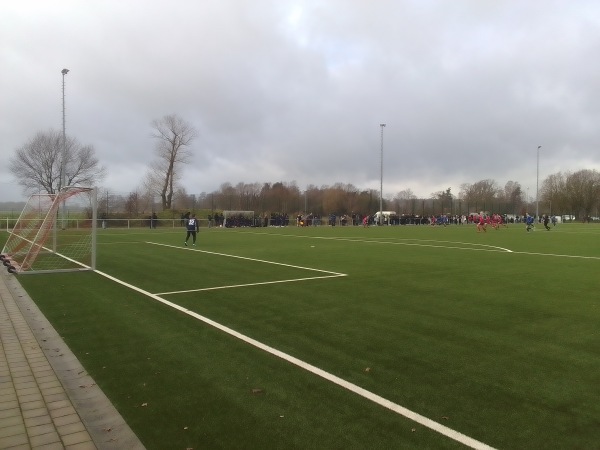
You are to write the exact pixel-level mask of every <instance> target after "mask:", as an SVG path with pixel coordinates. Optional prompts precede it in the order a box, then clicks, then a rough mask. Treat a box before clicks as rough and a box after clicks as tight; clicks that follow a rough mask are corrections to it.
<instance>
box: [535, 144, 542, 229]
mask: <svg viewBox="0 0 600 450" xmlns="http://www.w3.org/2000/svg"><path fill="white" fill-rule="evenodd" d="M540 148H542V146H541V145H538V148H537V171H536V179H535V220H539V219H538V218H539V216H540V210H539V196H538V195H539V184H540Z"/></svg>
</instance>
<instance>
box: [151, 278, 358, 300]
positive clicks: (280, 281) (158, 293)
mask: <svg viewBox="0 0 600 450" xmlns="http://www.w3.org/2000/svg"><path fill="white" fill-rule="evenodd" d="M345 276H347V275H345V274H339V275H324V276H322V277H306V278H291V279H289V280H276V281H262V282H258V283H246V284H231V285H226V286H214V287H208V288H200V289H187V290H183V291H171V292H157V293H156V294H155V295H173V294H187V293H190V292H203V291H215V290H218V289H232V288H239V287H247V286H261V285H265V284H277V283H294V282H296V281H308V280H323V279H325V278H337V277H345Z"/></svg>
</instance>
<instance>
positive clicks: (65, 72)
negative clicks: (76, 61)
mask: <svg viewBox="0 0 600 450" xmlns="http://www.w3.org/2000/svg"><path fill="white" fill-rule="evenodd" d="M60 73H62V74H63V75H66V74H68V73H69V69H63V70H61V71H60Z"/></svg>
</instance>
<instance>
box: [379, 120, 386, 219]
mask: <svg viewBox="0 0 600 450" xmlns="http://www.w3.org/2000/svg"><path fill="white" fill-rule="evenodd" d="M379 127H380V128H381V157H380V162H381V164H380V176H379V225H383V128H384V127H385V123H380V124H379Z"/></svg>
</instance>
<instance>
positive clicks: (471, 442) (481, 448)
mask: <svg viewBox="0 0 600 450" xmlns="http://www.w3.org/2000/svg"><path fill="white" fill-rule="evenodd" d="M95 272H96V273H97V274H98V275H101V276H103V277H105V278H108V279H109V280H111V281H114V282H115V283H118V284H120V285H122V286H124V287H127V288H129V289H131V290H133V291H136V292H138V293H140V294H142V295H145V296H147V297H149V298H151V299H153V300H155V301H157V302H160V303H162V304H164V305H166V306H169V307H171V308H173V309H175V310H177V311H180V312H182V313H184V314H187V315H188V316H190V317H193V318H195V319H197V320H199V321H201V322H204V323H205V324H207V325H210V326H212V327H214V328H216V329H218V330H221V331H223V332H225V333H227V334H229V335H230V336H233V337H235V338H237V339H239V340H241V341H243V342H246V343H247V344H250V345H252V346H254V347H256V348H258V349H260V350H263V351H265V352H267V353H269V354H271V355H273V356H276V357H278V358H281V359H283V360H284V361H287V362H289V363H290V364H294V365H295V366H297V367H300V368H301V369H304V370H306V371H308V372H310V373H312V374H314V375H317V376H319V377H321V378H323V379H325V380H327V381H329V382H331V383H334V384H336V385H338V386H340V387H343V388H344V389H347V390H349V391H350V392H353V393H355V394H357V395H360V396H361V397H363V398H365V399H367V400H370V401H371V402H373V403H376V404H378V405H380V406H383V407H384V408H387V409H389V410H390V411H393V412H395V413H397V414H399V415H401V416H403V417H406V418H407V419H410V420H412V421H414V422H416V423H418V424H420V425H422V426H424V427H427V428H429V429H431V430H433V431H436V432H437V433H439V434H441V435H443V436H446V437H448V438H449V439H452V440H454V441H457V442H460V443H461V444H463V445H466V446H467V447H471V448H474V449H477V450H494V448H493V447H490V446H489V445H487V444H484V443H483V442H480V441H478V440H476V439H473V438H471V437H469V436H467V435H465V434H462V433H460V432H458V431H456V430H453V429H451V428H448V427H447V426H445V425H442V424H440V423H438V422H435V421H434V420H431V419H429V418H427V417H425V416H422V415H421V414H418V413H416V412H414V411H411V410H409V409H407V408H405V407H403V406H400V405H398V404H397V403H394V402H392V401H390V400H387V399H385V398H383V397H381V396H379V395H377V394H374V393H373V392H371V391H367V390H366V389H364V388H361V387H360V386H357V385H356V384H353V383H350V382H349V381H346V380H344V379H342V378H340V377H338V376H336V375H333V374H331V373H329V372H326V371H324V370H323V369H319V368H318V367H316V366H313V365H312V364H309V363H307V362H304V361H302V360H300V359H298V358H296V357H294V356H291V355H288V354H287V353H284V352H282V351H280V350H277V349H276V348H273V347H270V346H268V345H266V344H263V343H262V342H259V341H257V340H255V339H252V338H251V337H249V336H246V335H244V334H242V333H239V332H237V331H235V330H234V329H232V328H229V327H226V326H225V325H221V324H220V323H218V322H215V321H214V320H211V319H209V318H208V317H205V316H202V315H201V314H198V313H196V312H194V311H191V310H189V309H187V308H184V307H183V306H180V305H177V304H175V303H172V302H170V301H168V300H165V299H164V298H162V297H160V296H159V295H156V294H152V293H150V292H148V291H145V290H143V289H141V288H139V287H137V286H134V285H132V284H129V283H126V282H124V281H122V280H120V279H118V278H116V277H113V276H112V275H109V274H107V273H104V272H100V271H98V270H96V271H95Z"/></svg>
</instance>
